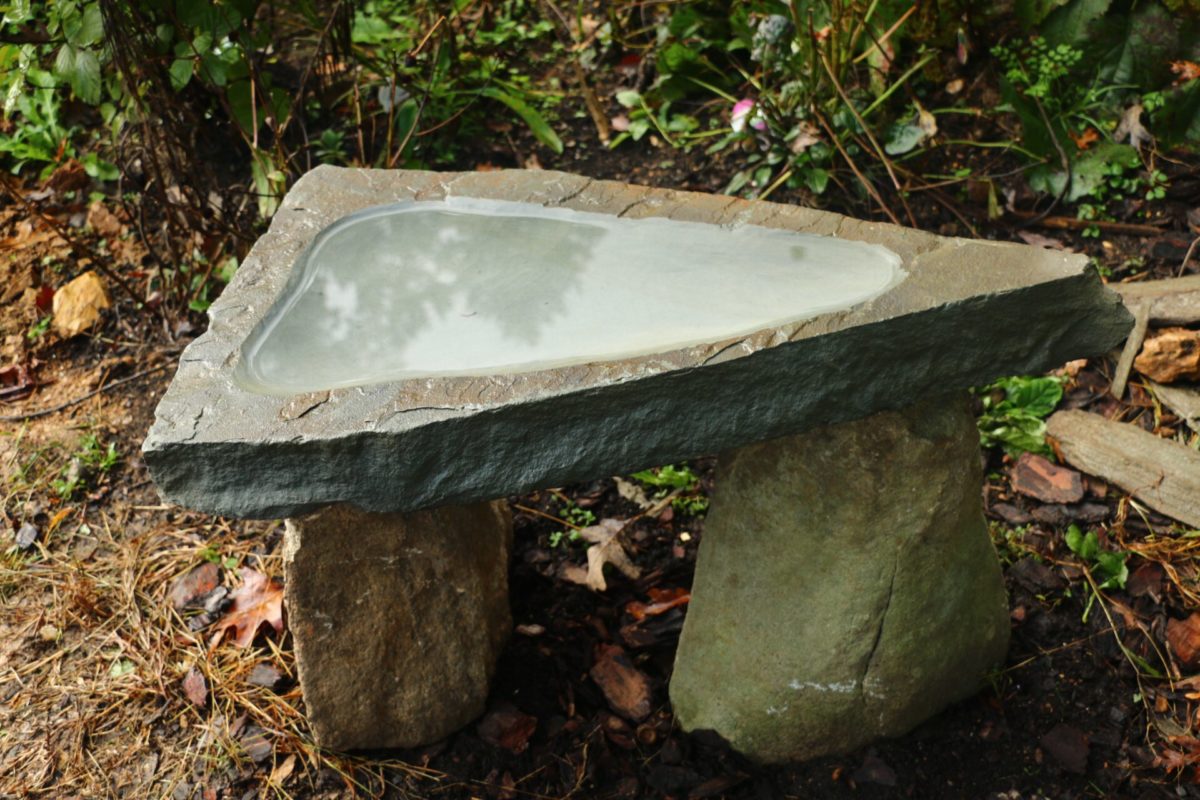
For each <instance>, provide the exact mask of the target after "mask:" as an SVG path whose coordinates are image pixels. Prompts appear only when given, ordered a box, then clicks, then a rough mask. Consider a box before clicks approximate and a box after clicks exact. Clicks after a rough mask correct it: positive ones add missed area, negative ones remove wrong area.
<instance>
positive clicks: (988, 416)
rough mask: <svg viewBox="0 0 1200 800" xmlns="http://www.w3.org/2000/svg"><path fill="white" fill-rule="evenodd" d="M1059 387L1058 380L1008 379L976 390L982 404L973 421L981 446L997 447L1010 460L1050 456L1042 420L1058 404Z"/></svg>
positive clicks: (1061, 392) (1059, 379)
mask: <svg viewBox="0 0 1200 800" xmlns="http://www.w3.org/2000/svg"><path fill="white" fill-rule="evenodd" d="M1062 387H1063V379H1062V378H1056V377H1041V378H1033V377H1010V378H1001V379H999V380H998V381H996V382H994V383H992V384H990V385H988V386H986V387H984V388H983V389H979V390H976V391H977V394H979V395H980V398H981V399H982V402H983V413H982V414H981V415H980V416H979V419H978V420H977V423H978V426H979V435H980V439H981V440H982V442H983V445H984V446H985V447H995V446H997V445H999V446H1001V447H1003V448H1004V451H1005V452H1006V453H1008V454H1009V455H1012V456H1015V455H1019V454H1020V453H1024V452H1032V453H1041V454H1043V455H1050V454H1051V453H1050V448H1049V447H1048V446H1047V445H1046V423H1045V422H1044V421H1043V420H1044V418H1045V417H1047V416H1049V414H1050V412H1052V411H1053V410H1054V408H1055V406H1057V405H1058V403H1059V401H1060V400H1062V394H1063V390H1062Z"/></svg>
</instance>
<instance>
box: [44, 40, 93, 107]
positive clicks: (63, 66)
mask: <svg viewBox="0 0 1200 800" xmlns="http://www.w3.org/2000/svg"><path fill="white" fill-rule="evenodd" d="M54 72H55V74H56V75H58V76H59V77H61V78H63V79H64V80H66V81H67V83H69V84H71V90H72V91H73V92H75V96H76V97H78V98H79V99H80V100H82V101H83V102H85V103H89V104H91V105H95V104H97V103H99V102H100V62H99V60H97V58H96V55H95V54H94V53H93V52H92V51H90V50H82V49H80V48H78V47H75V46H74V45H70V44H64V45H63V46H62V47H61V48H59V51H58V56H57V57H56V58H55V59H54Z"/></svg>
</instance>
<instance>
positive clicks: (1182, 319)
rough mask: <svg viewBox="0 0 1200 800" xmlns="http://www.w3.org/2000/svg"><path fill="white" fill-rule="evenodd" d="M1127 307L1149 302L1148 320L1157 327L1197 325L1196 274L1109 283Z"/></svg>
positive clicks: (1199, 282)
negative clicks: (1165, 278)
mask: <svg viewBox="0 0 1200 800" xmlns="http://www.w3.org/2000/svg"><path fill="white" fill-rule="evenodd" d="M1108 288H1110V289H1115V290H1116V291H1117V293H1118V294H1120V295H1121V299H1123V300H1124V301H1125V305H1127V306H1129V307H1131V308H1132V307H1134V306H1136V305H1137V304H1138V303H1139V302H1140V301H1144V300H1149V301H1150V321H1151V322H1156V323H1158V324H1159V325H1192V324H1194V323H1197V322H1200V275H1188V276H1187V277H1184V278H1169V279H1167V280H1164V281H1142V282H1139V283H1110V284H1109V285H1108Z"/></svg>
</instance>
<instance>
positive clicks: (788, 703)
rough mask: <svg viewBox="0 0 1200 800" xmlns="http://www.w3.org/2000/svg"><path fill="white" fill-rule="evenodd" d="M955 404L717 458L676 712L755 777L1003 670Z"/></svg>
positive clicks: (912, 718)
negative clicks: (750, 763) (742, 760)
mask: <svg viewBox="0 0 1200 800" xmlns="http://www.w3.org/2000/svg"><path fill="white" fill-rule="evenodd" d="M981 479H982V474H981V468H980V459H979V437H978V433H977V432H976V429H975V423H974V419H973V417H972V415H971V413H970V409H969V406H968V404H967V402H966V399H965V398H963V397H960V396H954V397H949V398H938V399H935V400H933V401H929V402H925V403H923V404H921V405H918V406H914V407H912V408H910V409H907V410H905V411H903V412H898V413H897V412H885V413H880V414H876V415H874V416H871V417H867V418H865V419H862V420H859V421H856V422H850V423H845V424H841V425H835V426H831V427H827V428H819V429H815V430H812V431H810V432H808V433H804V434H802V435H799V436H792V437H788V438H783V439H776V440H773V441H768V442H763V443H760V444H756V445H751V446H749V447H744V448H742V449H740V450H736V451H733V452H731V453H728V454H726V455H723V456H722V458H721V461H720V463H719V466H718V473H717V495H716V498H715V500H714V502H713V509H712V511H711V512H710V514H709V519H708V522H707V525H706V527H705V534H704V540H703V543H702V544H701V548H700V555H699V562H698V565H697V571H696V578H695V584H694V588H693V595H692V597H693V599H692V603H691V606H690V609H689V611H688V617H687V622H686V624H685V626H684V629H683V634H682V637H681V639H680V643H679V651H678V655H677V658H676V664H675V674H674V678H673V680H672V682H671V701H672V704H673V705H674V709H675V713H676V716H677V718H678V719H679V720H680V722H681V724H682V725H683V727H684V728H685V729H687V730H697V729H712V730H715V731H717V732H718V733H720V734H721V735H722V736H724V737H725V738H726V739H728V740H729V741H730V742H731V743H732V745H733V746H734V747H735V748H736V749H737V750H739V751H741V752H743V753H745V754H746V755H748V756H750V757H751V758H754V759H756V760H759V761H764V762H780V761H789V760H799V759H805V758H812V757H816V756H820V755H824V754H829V753H838V752H845V751H848V750H851V749H853V748H855V747H858V746H860V745H862V744H865V743H866V742H868V741H870V740H872V739H875V738H877V737H882V736H897V735H900V734H903V733H905V732H906V731H908V730H909V729H911V728H912V727H914V726H915V725H917V724H918V723H920V722H921V721H923V720H925V719H927V718H928V717H930V716H932V715H933V714H935V713H936V712H937V711H939V710H940V709H942V708H943V707H945V706H946V705H948V704H950V703H952V702H954V701H956V700H960V699H962V698H965V697H967V696H969V695H971V694H972V693H974V692H975V691H977V690H978V689H979V688H980V687H981V685H982V684H983V683H984V682H985V679H986V676H987V675H988V673H989V672H990V671H992V670H994V669H996V668H997V667H999V666H1000V665H1001V664H1002V663H1003V659H1004V655H1005V652H1006V650H1007V645H1008V636H1009V625H1008V613H1007V598H1006V595H1005V590H1004V584H1003V579H1002V576H1001V572H1000V567H999V564H998V562H997V560H996V556H995V553H994V551H993V548H992V544H991V542H990V540H989V538H988V535H987V529H986V526H985V523H984V519H983V511H982V503H981V499H980V487H981Z"/></svg>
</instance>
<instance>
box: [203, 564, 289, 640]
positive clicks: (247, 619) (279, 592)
mask: <svg viewBox="0 0 1200 800" xmlns="http://www.w3.org/2000/svg"><path fill="white" fill-rule="evenodd" d="M241 572H242V585H241V586H239V587H238V588H237V589H235V590H234V592H233V603H232V604H231V605H230V606H229V610H228V611H227V612H226V613H225V616H224V617H222V618H221V620H220V621H219V622H218V623H217V629H216V631H214V632H213V635H212V638H211V639H210V640H209V647H215V646H216V645H217V644H218V643H219V642H220V641H221V640H222V639H223V638H224V637H225V632H226V631H233V643H234V644H236V645H237V646H238V647H249V646H250V645H251V644H253V643H254V639H255V637H256V636H257V635H258V631H259V629H260V628H262V626H263V625H270V626H271V628H273V629H274V631H275V633H276V634H277V635H282V634H283V584H282V583H280V582H279V581H277V580H275V579H274V578H268V577H267V576H266V575H263V574H262V573H261V572H258V571H257V570H253V569H250V568H249V567H242V570H241Z"/></svg>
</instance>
